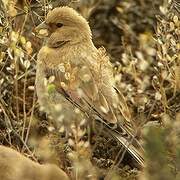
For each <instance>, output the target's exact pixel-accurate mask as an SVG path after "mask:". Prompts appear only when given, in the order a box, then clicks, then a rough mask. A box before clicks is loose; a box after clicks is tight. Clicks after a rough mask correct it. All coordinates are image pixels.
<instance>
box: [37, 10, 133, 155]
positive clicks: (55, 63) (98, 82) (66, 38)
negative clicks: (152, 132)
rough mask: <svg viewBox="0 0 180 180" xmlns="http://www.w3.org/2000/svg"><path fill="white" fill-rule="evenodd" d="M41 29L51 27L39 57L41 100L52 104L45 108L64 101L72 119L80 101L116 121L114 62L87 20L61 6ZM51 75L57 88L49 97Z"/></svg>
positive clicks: (86, 109) (83, 106)
mask: <svg viewBox="0 0 180 180" xmlns="http://www.w3.org/2000/svg"><path fill="white" fill-rule="evenodd" d="M37 29H38V30H40V29H46V30H47V33H46V36H47V39H46V44H45V46H43V47H42V48H41V50H40V52H39V54H38V61H37V76H36V89H37V95H38V99H39V103H40V104H41V105H42V106H45V107H47V106H48V108H45V109H46V111H47V112H49V113H51V105H50V104H53V105H54V104H61V105H62V106H63V109H65V110H64V114H65V116H66V118H68V119H73V118H74V117H73V116H74V113H73V112H72V110H73V106H74V105H73V104H76V105H77V106H78V107H80V109H81V110H82V111H83V112H86V113H88V114H89V115H90V116H94V115H95V116H98V117H99V118H100V119H102V120H103V121H106V122H107V123H113V124H116V123H117V117H116V110H117V108H118V95H117V93H116V91H115V89H114V86H115V84H114V78H113V70H112V65H111V63H110V61H109V58H108V56H107V55H106V51H105V49H104V48H99V49H97V48H96V47H95V46H94V44H93V42H92V38H91V30H90V27H89V25H88V23H87V21H86V20H85V19H84V18H83V17H82V16H80V15H79V14H78V13H77V12H76V11H75V10H73V9H72V8H69V7H60V8H56V9H54V10H52V12H50V13H49V14H48V16H47V18H46V20H45V22H44V23H42V24H41V25H40V26H39V27H38V28H37ZM51 76H53V77H54V79H53V84H54V85H55V91H54V92H53V93H52V94H51V95H50V96H48V97H47V98H45V97H44V94H45V93H46V91H47V88H46V84H45V83H44V78H49V77H51ZM65 97H66V98H65ZM70 101H71V102H70ZM118 121H119V120H118ZM121 123H122V122H121ZM122 128H123V127H122ZM119 141H121V140H119ZM123 145H124V144H123ZM130 153H131V152H130Z"/></svg>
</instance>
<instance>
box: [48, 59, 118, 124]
mask: <svg viewBox="0 0 180 180" xmlns="http://www.w3.org/2000/svg"><path fill="white" fill-rule="evenodd" d="M95 68H97V66H96V65H94V66H93V65H92V64H88V63H84V61H83V60H82V61H80V62H79V64H73V63H70V62H69V63H64V64H63V63H62V64H59V65H58V66H54V67H48V68H47V67H46V69H45V74H46V77H47V78H49V77H50V76H54V81H53V84H54V85H55V88H56V91H58V92H59V93H62V90H63V91H64V92H66V94H67V95H68V96H69V97H70V98H71V99H72V100H73V101H74V102H77V103H78V104H79V105H80V106H82V107H83V109H85V110H89V111H92V109H93V111H92V113H94V112H96V113H97V114H98V115H99V116H101V117H103V119H105V120H106V121H107V122H110V123H116V122H117V119H116V116H115V114H114V112H113V108H112V106H111V104H110V103H109V100H108V98H107V97H106V96H105V93H104V89H105V88H106V86H105V85H104V87H103V85H102V82H98V80H100V81H101V79H100V77H98V76H100V74H101V73H99V72H98V69H95ZM108 96H110V95H109V94H108Z"/></svg>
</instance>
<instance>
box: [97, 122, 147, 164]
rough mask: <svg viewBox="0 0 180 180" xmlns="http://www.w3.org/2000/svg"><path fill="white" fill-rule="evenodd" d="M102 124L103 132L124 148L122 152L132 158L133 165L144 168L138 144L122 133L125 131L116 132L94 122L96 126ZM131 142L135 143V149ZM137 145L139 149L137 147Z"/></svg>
mask: <svg viewBox="0 0 180 180" xmlns="http://www.w3.org/2000/svg"><path fill="white" fill-rule="evenodd" d="M102 124H103V132H105V133H107V134H108V135H111V136H112V137H113V138H114V139H116V140H117V141H118V142H119V143H120V144H121V145H122V146H123V148H124V150H125V151H126V152H127V153H128V154H129V155H130V156H131V157H132V159H133V161H135V164H136V165H137V168H143V167H144V158H143V155H142V154H143V152H141V151H143V150H142V147H141V146H140V144H139V143H138V142H137V140H136V139H135V138H134V137H133V136H132V135H129V134H126V133H124V132H125V131H124V130H123V129H122V133H121V132H119V131H116V130H115V129H113V128H111V126H109V125H108V124H106V123H104V122H102V121H100V120H96V125H98V126H102ZM133 141H136V143H135V144H136V147H135V145H133ZM137 145H138V146H139V147H137Z"/></svg>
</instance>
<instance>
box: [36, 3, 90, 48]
mask: <svg viewBox="0 0 180 180" xmlns="http://www.w3.org/2000/svg"><path fill="white" fill-rule="evenodd" d="M36 31H38V32H39V34H40V35H41V34H44V35H45V36H46V37H48V38H47V46H49V47H52V48H58V47H61V46H62V45H64V44H66V43H69V44H77V43H82V42H84V41H85V42H86V41H91V30H90V27H89V25H88V22H87V21H86V19H85V18H83V17H82V16H81V15H79V14H78V13H77V12H76V11H75V10H74V9H72V8H70V7H66V6H64V7H58V8H55V9H53V10H52V11H50V12H49V13H48V15H47V17H46V19H45V21H44V22H42V23H41V24H40V25H39V26H37V28H36ZM40 32H46V33H40Z"/></svg>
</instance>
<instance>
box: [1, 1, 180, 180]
mask: <svg viewBox="0 0 180 180" xmlns="http://www.w3.org/2000/svg"><path fill="white" fill-rule="evenodd" d="M63 5H67V6H70V7H73V8H75V9H76V10H77V11H79V12H80V13H81V14H82V15H83V16H84V17H85V18H86V19H87V20H88V21H89V24H90V27H91V29H92V32H93V42H94V44H95V45H96V47H101V46H104V47H105V48H106V50H107V51H108V54H109V56H110V57H111V62H112V63H113V67H114V76H115V80H116V84H117V87H118V88H119V89H120V90H121V92H122V93H123V95H124V97H125V100H126V102H127V105H128V108H129V112H130V115H131V117H133V118H132V121H133V122H132V123H133V125H134V127H136V128H137V129H138V135H137V136H138V138H139V140H140V141H141V142H142V144H143V145H144V148H145V159H146V167H145V168H144V169H143V170H141V171H140V170H138V169H136V168H135V167H132V166H131V164H130V162H126V161H125V162H124V163H123V162H122V163H120V164H119V163H117V164H116V155H117V154H118V153H117V152H118V151H119V150H120V148H119V147H117V144H116V142H114V140H112V139H111V138H107V137H104V136H103V135H99V136H97V137H95V138H94V139H93V140H92V142H90V144H91V146H89V145H88V138H87V137H86V133H84V132H81V133H80V134H81V135H80V139H81V140H83V142H82V141H80V142H74V139H67V138H66V137H64V136H61V137H60V136H59V132H57V131H56V130H55V129H54V127H53V125H52V123H51V122H50V121H48V118H47V116H46V114H45V113H43V112H42V111H41V109H40V107H39V106H38V104H37V98H36V93H35V89H34V80H35V73H36V55H37V53H38V50H39V49H40V47H41V46H42V40H41V39H39V38H38V37H36V35H35V31H34V29H35V27H36V26H37V25H38V24H39V23H40V22H42V21H43V20H44V19H45V17H46V15H47V12H48V11H49V10H50V9H52V8H54V7H58V6H63ZM59 131H61V130H59ZM62 131H63V130H62ZM76 133H78V132H76ZM74 136H75V135H74ZM179 136H180V2H179V1H178V0H156V1H152V0H111V1H110V0H77V1H75V0H74V1H73V0H52V1H50V0H1V1H0V144H4V145H7V146H13V147H14V148H16V149H17V150H19V151H21V152H22V153H23V154H26V155H27V156H28V157H30V158H31V159H34V160H38V161H39V162H53V163H56V164H58V165H59V166H60V167H61V168H62V169H64V170H65V171H66V172H67V173H68V174H69V176H71V177H72V179H97V177H99V178H100V177H101V178H102V179H113V180H116V179H142V180H146V179H149V180H151V179H155V180H160V179H165V180H172V179H177V180H178V179H180V172H179V170H180V138H179ZM75 144H76V146H79V149H80V150H79V152H76V149H77V148H74V149H75V151H73V153H72V146H75ZM82 144H83V145H82ZM77 153H81V154H83V156H84V157H86V158H82V159H81V158H79V156H77ZM75 172H76V173H77V172H78V173H79V176H78V177H79V178H77V176H76V175H75V174H76V173H75Z"/></svg>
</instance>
